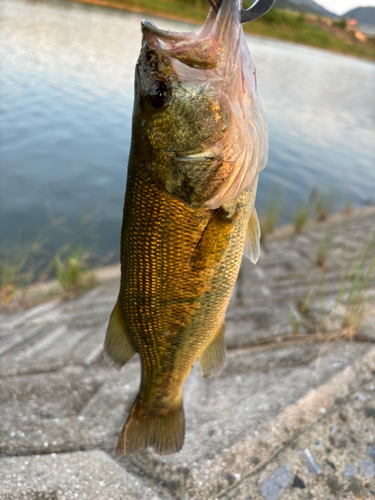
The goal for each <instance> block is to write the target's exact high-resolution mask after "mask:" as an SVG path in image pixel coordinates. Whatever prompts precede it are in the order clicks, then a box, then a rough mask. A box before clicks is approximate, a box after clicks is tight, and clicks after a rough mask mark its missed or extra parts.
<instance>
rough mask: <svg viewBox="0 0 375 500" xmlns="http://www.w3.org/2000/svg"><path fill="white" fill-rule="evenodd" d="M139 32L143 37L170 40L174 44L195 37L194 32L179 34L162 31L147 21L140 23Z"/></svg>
mask: <svg viewBox="0 0 375 500" xmlns="http://www.w3.org/2000/svg"><path fill="white" fill-rule="evenodd" d="M141 30H142V33H143V35H147V34H151V35H154V37H156V38H161V39H162V40H171V41H174V42H177V41H180V40H186V39H191V38H192V37H194V38H196V37H197V35H196V33H194V31H191V32H190V33H180V32H178V31H170V30H162V29H160V28H158V27H157V26H156V25H155V24H154V23H153V22H152V21H148V20H147V19H144V20H143V21H142V22H141Z"/></svg>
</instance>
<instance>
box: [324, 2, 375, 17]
mask: <svg viewBox="0 0 375 500" xmlns="http://www.w3.org/2000/svg"><path fill="white" fill-rule="evenodd" d="M315 1H316V3H318V4H319V5H321V6H322V7H324V8H325V9H327V10H329V11H330V12H334V13H335V14H338V15H341V14H345V13H346V12H348V11H349V10H352V9H355V8H356V7H375V0H363V1H362V0H315Z"/></svg>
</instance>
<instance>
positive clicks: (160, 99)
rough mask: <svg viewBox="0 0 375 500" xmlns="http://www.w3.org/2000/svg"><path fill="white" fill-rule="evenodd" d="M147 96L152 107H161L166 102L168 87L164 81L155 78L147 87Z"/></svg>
mask: <svg viewBox="0 0 375 500" xmlns="http://www.w3.org/2000/svg"><path fill="white" fill-rule="evenodd" d="M147 96H148V100H149V103H150V104H151V106H153V107H154V108H161V107H162V106H164V105H165V104H166V102H167V101H168V98H169V88H168V85H167V84H166V83H165V82H161V81H160V80H155V81H153V82H151V83H150V84H149V86H148V87H147Z"/></svg>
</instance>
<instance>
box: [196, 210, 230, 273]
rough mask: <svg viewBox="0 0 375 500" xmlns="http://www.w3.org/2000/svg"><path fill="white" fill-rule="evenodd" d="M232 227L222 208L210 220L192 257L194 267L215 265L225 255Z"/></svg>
mask: <svg viewBox="0 0 375 500" xmlns="http://www.w3.org/2000/svg"><path fill="white" fill-rule="evenodd" d="M231 229H232V221H231V219H229V218H226V217H225V216H224V213H223V211H222V210H221V209H220V210H218V212H217V213H216V214H215V216H214V217H213V218H212V219H211V220H210V221H209V223H208V224H207V226H206V228H205V230H204V231H203V234H202V237H201V239H200V241H199V243H198V245H197V247H196V248H195V250H194V253H193V255H192V257H191V261H190V264H191V267H192V268H193V269H205V268H207V267H213V266H214V265H215V264H217V263H218V262H219V261H220V259H221V258H222V256H223V255H224V253H225V251H226V249H227V246H228V241H229V237H230V234H231Z"/></svg>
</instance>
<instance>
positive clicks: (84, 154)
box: [0, 0, 375, 254]
mask: <svg viewBox="0 0 375 500" xmlns="http://www.w3.org/2000/svg"><path fill="white" fill-rule="evenodd" d="M149 18H150V16H149ZM141 19H142V16H140V15H137V14H132V13H126V12H117V11H111V10H105V9H99V8H96V7H90V6H83V5H79V4H70V3H59V2H49V3H44V2H25V1H22V0H0V71H1V72H0V132H1V143H0V162H1V163H0V244H1V243H2V242H6V241H12V240H14V239H15V238H16V237H19V235H20V234H22V239H23V240H25V241H27V240H32V239H34V238H35V237H36V235H37V234H38V232H39V231H40V230H41V229H43V228H45V227H47V226H48V225H49V224H50V223H51V217H54V218H64V220H65V224H61V225H60V226H59V227H60V229H61V228H63V229H64V231H65V232H64V231H62V230H60V231H56V232H55V234H54V236H53V242H50V245H52V246H55V247H57V246H58V245H60V244H62V243H63V242H64V241H66V239H67V238H68V237H73V238H74V237H77V238H78V237H79V234H80V231H83V233H84V231H85V229H84V228H83V229H81V230H79V229H77V228H79V227H80V221H82V218H83V217H86V218H87V216H93V217H94V219H93V223H94V225H95V232H96V235H97V243H96V247H97V250H98V251H99V252H100V253H103V254H104V253H106V252H109V251H112V250H114V251H116V250H117V248H118V246H119V232H120V225H121V217H122V202H123V195H124V190H125V181H126V165H127V156H128V152H129V143H130V133H131V113H132V101H133V74H134V65H135V62H136V59H137V57H138V52H139V49H140V42H141V33H140V21H141ZM151 19H152V17H151ZM154 21H155V22H156V23H157V24H158V25H159V26H160V27H163V28H169V29H173V30H184V31H187V30H188V31H189V30H191V29H197V28H196V27H193V26H190V25H186V24H183V23H177V22H172V21H166V20H161V19H154ZM248 43H249V47H250V51H251V52H252V55H253V58H254V60H255V63H256V66H257V74H258V88H259V93H260V97H261V100H262V103H263V106H264V108H265V111H266V114H267V118H268V124H269V131H270V156H269V162H268V166H267V168H266V170H264V171H263V172H262V174H261V176H260V185H259V190H258V198H257V206H258V209H259V212H260V213H262V211H264V209H265V207H266V206H267V204H268V203H269V200H270V199H271V198H272V197H275V196H276V197H278V198H281V199H282V200H283V208H282V215H281V221H288V220H290V219H291V217H292V214H293V212H294V211H295V210H296V208H298V206H299V205H300V204H301V203H302V202H305V201H306V200H307V199H308V196H309V193H310V191H311V189H312V188H313V187H317V188H319V189H320V190H321V191H322V192H323V193H325V194H326V195H327V196H329V197H330V199H331V200H332V202H333V203H334V204H335V206H336V208H340V207H342V206H343V205H344V204H345V203H347V202H350V203H352V205H354V206H361V205H363V204H366V203H371V202H372V203H374V202H375V199H374V198H375V194H374V193H375V93H374V76H375V65H374V64H372V63H370V62H366V61H362V60H357V59H354V58H349V57H345V56H339V55H334V54H330V53H328V52H323V51H319V50H315V49H310V48H305V47H301V46H295V45H292V44H286V43H281V42H275V41H268V40H262V39H257V38H252V37H249V38H248ZM67 233H68V234H67ZM86 236H87V235H86ZM87 237H88V236H87Z"/></svg>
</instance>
